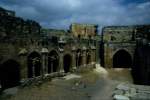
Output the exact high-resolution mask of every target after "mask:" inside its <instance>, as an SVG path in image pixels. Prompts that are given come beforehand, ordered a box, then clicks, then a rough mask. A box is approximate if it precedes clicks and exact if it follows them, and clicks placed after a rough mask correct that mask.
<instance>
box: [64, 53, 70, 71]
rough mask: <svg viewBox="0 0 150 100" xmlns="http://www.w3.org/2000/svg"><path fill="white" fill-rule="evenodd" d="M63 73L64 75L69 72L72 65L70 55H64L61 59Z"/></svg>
mask: <svg viewBox="0 0 150 100" xmlns="http://www.w3.org/2000/svg"><path fill="white" fill-rule="evenodd" d="M63 64H64V71H65V73H67V72H69V71H70V68H71V65H72V56H71V55H70V54H65V55H64V57H63Z"/></svg>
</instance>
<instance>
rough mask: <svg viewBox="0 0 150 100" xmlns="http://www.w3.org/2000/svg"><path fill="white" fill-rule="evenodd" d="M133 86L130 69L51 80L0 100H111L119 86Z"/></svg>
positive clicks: (6, 93) (99, 70) (8, 92)
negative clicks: (121, 84) (122, 84)
mask: <svg viewBox="0 0 150 100" xmlns="http://www.w3.org/2000/svg"><path fill="white" fill-rule="evenodd" d="M122 82H124V83H132V78H131V75H130V70H129V69H104V68H102V67H96V69H94V70H91V71H86V72H80V73H74V74H68V75H67V76H65V77H61V78H60V77H59V78H53V79H52V80H51V81H47V82H44V83H42V84H40V85H31V86H27V87H23V88H21V87H15V88H11V89H8V90H5V91H4V92H3V93H2V94H1V95H0V100H112V99H113V98H112V94H113V91H114V89H115V88H116V86H117V85H118V84H120V83H122Z"/></svg>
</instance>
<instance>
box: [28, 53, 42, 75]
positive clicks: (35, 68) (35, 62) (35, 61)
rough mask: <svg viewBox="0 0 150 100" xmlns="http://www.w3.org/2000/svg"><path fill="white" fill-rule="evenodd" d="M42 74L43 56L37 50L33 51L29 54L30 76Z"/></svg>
mask: <svg viewBox="0 0 150 100" xmlns="http://www.w3.org/2000/svg"><path fill="white" fill-rule="evenodd" d="M40 75H41V57H40V54H38V53H37V52H32V53H31V54H30V55H29V56H28V77H29V78H31V77H33V76H40Z"/></svg>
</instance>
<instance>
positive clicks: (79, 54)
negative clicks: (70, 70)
mask: <svg viewBox="0 0 150 100" xmlns="http://www.w3.org/2000/svg"><path fill="white" fill-rule="evenodd" d="M81 65H82V51H81V49H78V50H77V51H76V66H77V67H79V66H81Z"/></svg>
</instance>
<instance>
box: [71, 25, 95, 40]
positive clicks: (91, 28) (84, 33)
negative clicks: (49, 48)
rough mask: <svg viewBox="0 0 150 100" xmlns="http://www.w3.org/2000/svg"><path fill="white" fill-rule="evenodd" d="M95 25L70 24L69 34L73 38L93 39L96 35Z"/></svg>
mask: <svg viewBox="0 0 150 100" xmlns="http://www.w3.org/2000/svg"><path fill="white" fill-rule="evenodd" d="M97 27H98V26H97V25H94V24H76V23H74V24H72V25H71V26H70V30H71V33H72V34H73V35H74V36H75V37H82V38H83V37H84V38H89V37H94V36H96V33H97Z"/></svg>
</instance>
